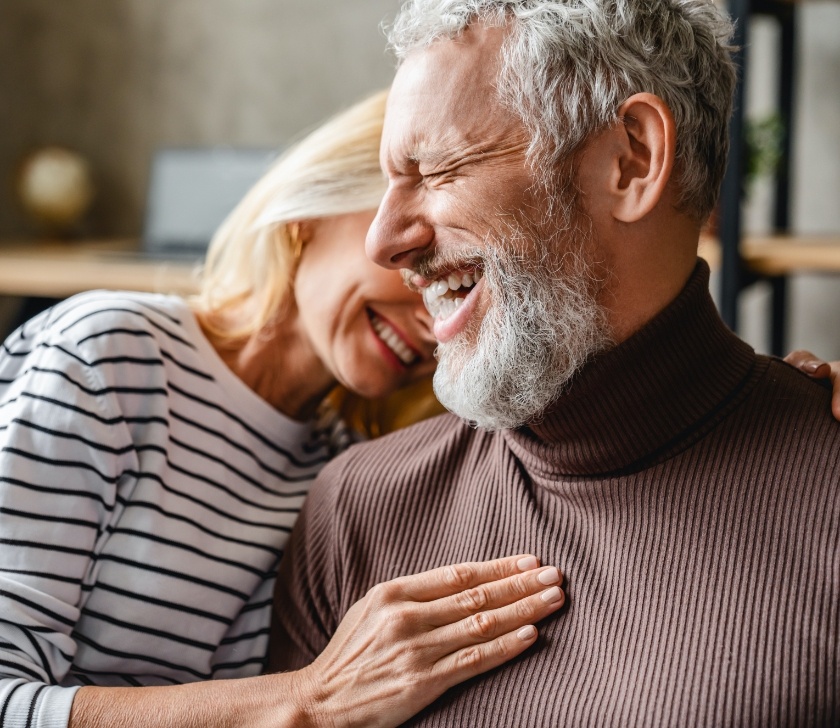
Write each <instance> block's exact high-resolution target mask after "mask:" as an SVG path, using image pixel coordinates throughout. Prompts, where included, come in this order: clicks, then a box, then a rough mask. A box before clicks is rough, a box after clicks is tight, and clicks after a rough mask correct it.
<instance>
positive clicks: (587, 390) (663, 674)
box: [271, 263, 840, 728]
mask: <svg viewBox="0 0 840 728" xmlns="http://www.w3.org/2000/svg"><path fill="white" fill-rule="evenodd" d="M838 484H840V426H839V425H838V424H837V423H836V422H834V421H833V419H832V418H831V416H830V413H829V393H828V392H827V390H826V389H825V388H824V387H822V386H820V385H819V384H817V383H815V382H813V381H811V380H809V379H807V378H806V377H805V376H803V375H801V374H799V373H798V372H796V371H795V370H793V369H792V368H791V367H789V366H787V365H786V364H784V363H782V362H780V361H778V360H771V359H768V358H766V357H760V356H756V355H755V354H754V353H753V352H752V350H751V349H750V348H749V347H748V346H746V345H745V344H743V343H742V342H740V341H739V340H738V339H737V338H736V337H735V336H733V335H732V334H731V333H730V332H729V331H728V330H727V329H726V328H725V327H724V325H723V324H722V322H721V321H720V319H719V318H718V316H717V312H716V311H715V308H714V305H713V303H712V301H711V299H710V298H709V295H708V269H707V268H706V267H705V264H702V263H701V264H699V265H698V269H697V271H695V274H694V276H693V278H692V280H691V281H690V282H689V284H688V285H687V287H686V289H685V290H684V291H683V293H682V294H681V295H680V296H679V297H678V299H677V300H676V301H675V302H674V303H673V304H672V305H671V306H669V307H668V308H667V309H666V310H665V311H664V312H662V313H661V314H660V315H659V316H658V317H657V318H655V319H654V320H653V321H652V322H651V323H650V324H649V325H648V326H646V327H645V328H644V329H643V330H642V331H641V332H639V333H637V334H636V335H635V336H633V337H632V338H631V339H629V340H628V341H626V342H624V343H623V344H621V345H620V346H618V347H617V348H615V349H614V350H612V351H611V352H609V353H607V354H605V355H603V356H601V357H599V358H598V359H596V360H595V361H594V362H592V363H591V364H589V365H588V366H587V367H586V368H585V369H584V371H582V372H581V374H580V375H579V377H578V378H577V379H576V380H575V382H574V384H573V386H572V388H571V391H570V392H569V393H568V394H567V395H565V396H564V397H563V398H562V399H561V401H560V402H559V403H558V404H557V405H556V406H555V407H554V408H553V410H552V411H551V412H549V413H548V414H547V415H546V417H545V419H544V421H543V422H542V423H541V424H540V425H539V426H538V427H533V428H530V429H522V430H518V431H506V432H501V433H495V434H491V433H488V432H486V431H482V430H476V429H472V428H470V427H467V426H465V425H464V424H463V423H461V422H460V421H459V420H458V419H457V418H455V417H452V416H448V415H445V416H442V417H440V418H437V419H434V420H431V421H428V422H425V423H421V424H420V425H417V426H416V427H414V428H411V429H409V430H404V431H402V432H398V433H395V434H394V435H390V436H388V437H385V438H382V439H380V440H377V441H374V442H372V443H369V444H366V445H363V446H361V447H359V448H355V449H353V450H351V451H350V452H349V453H347V454H346V455H345V456H343V457H342V458H339V459H338V460H336V461H334V463H332V464H331V465H330V466H329V467H328V468H326V469H325V470H324V471H323V472H322V474H321V476H320V478H319V479H318V481H317V482H316V484H315V487H314V488H313V490H312V494H311V496H310V498H309V500H308V501H307V504H306V506H305V508H304V511H303V513H302V515H301V520H300V521H299V522H298V526H297V527H296V529H295V532H294V534H293V536H292V541H291V544H290V547H289V551H288V552H287V557H286V559H285V560H284V562H283V566H282V567H281V578H280V580H279V581H278V591H277V601H276V604H277V607H276V610H275V620H276V625H275V631H274V633H273V635H272V646H271V653H272V660H271V664H272V667H274V668H278V669H281V668H290V667H296V666H300V665H302V664H305V663H307V662H309V661H311V660H312V658H313V657H314V655H315V654H316V653H317V652H318V651H319V650H321V649H323V647H324V645H325V644H326V642H327V640H328V639H329V636H330V634H332V632H333V631H334V630H335V627H336V625H337V623H338V622H339V620H340V619H341V618H342V616H343V615H344V614H345V613H346V612H347V610H348V608H349V607H350V605H351V604H352V603H353V602H354V601H355V600H357V599H359V598H360V597H361V596H363V594H364V593H365V591H366V590H367V589H368V588H369V587H370V586H371V585H373V584H375V583H376V582H380V581H383V580H386V579H390V578H393V577H395V576H398V575H402V574H409V573H413V572H417V571H420V570H423V569H427V568H431V567H434V566H439V565H441V564H447V563H453V562H459V561H467V560H475V559H487V558H492V557H498V556H502V555H507V554H515V553H521V552H526V553H527V552H531V553H534V554H536V555H538V556H539V557H540V558H541V559H542V561H543V563H547V564H556V565H557V566H559V567H561V568H562V569H563V570H564V572H565V574H566V579H567V581H566V589H567V594H568V602H567V606H566V607H564V608H563V610H561V611H560V612H559V613H558V614H557V615H555V616H554V617H552V618H551V619H550V620H548V621H547V622H545V623H543V624H542V625H540V627H539V629H540V633H541V634H540V639H539V642H538V644H537V645H536V646H534V647H532V648H530V649H529V650H528V651H527V652H526V653H525V654H524V655H523V656H522V657H521V658H519V659H517V660H515V661H514V662H513V663H511V664H509V665H506V666H504V667H502V668H500V669H498V670H496V671H494V672H492V673H490V674H488V675H485V676H481V677H479V678H477V679H475V680H473V681H471V682H469V683H467V684H465V685H462V686H459V687H457V688H455V689H453V690H451V691H449V692H448V693H447V694H446V695H444V696H443V697H442V698H441V699H440V700H438V701H437V702H436V703H435V704H433V705H432V706H430V707H429V708H428V709H426V710H425V711H424V712H423V713H421V714H420V715H419V716H418V717H417V718H416V719H415V721H414V722H413V723H412V724H413V725H422V726H458V727H459V728H461V727H463V726H471V727H472V726H516V727H517V728H519V727H523V726H597V727H599V728H603V727H609V726H615V727H616V728H618V727H619V726H622V727H624V726H756V727H759V726H760V727H762V728H766V727H771V726H779V727H782V726H785V727H788V726H828V725H835V726H836V725H838V724H840V710H839V709H838V701H840V670H839V669H838V662H840V643H838V627H840V487H838Z"/></svg>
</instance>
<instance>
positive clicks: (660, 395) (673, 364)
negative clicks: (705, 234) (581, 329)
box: [505, 259, 766, 479]
mask: <svg viewBox="0 0 840 728" xmlns="http://www.w3.org/2000/svg"><path fill="white" fill-rule="evenodd" d="M765 365H766V364H765ZM759 366H760V365H759V360H757V359H756V357H755V353H754V352H753V350H752V348H751V347H749V346H748V345H747V344H745V343H744V342H742V341H741V340H740V339H738V338H737V337H736V336H735V335H734V334H733V333H732V332H731V331H729V329H727V328H726V326H725V324H724V323H723V322H722V321H721V319H720V317H719V315H718V312H717V309H716V308H715V304H714V302H713V301H712V298H711V296H710V295H709V268H708V266H707V265H706V263H705V261H703V260H700V259H698V262H697V265H696V267H695V269H694V272H693V273H692V275H691V278H690V279H689V281H688V283H687V284H686V286H685V288H684V289H683V290H682V292H681V293H680V294H679V296H677V298H676V299H675V300H674V301H673V302H672V303H671V304H669V305H668V306H667V307H666V308H665V309H664V310H663V311H661V312H660V313H659V314H658V315H657V316H656V317H654V318H653V319H652V320H651V321H650V322H648V323H647V324H646V325H645V326H644V327H643V328H642V329H641V330H639V331H638V332H636V333H635V334H634V335H633V336H631V337H630V338H629V339H627V340H626V341H624V342H622V343H621V344H619V345H618V346H616V347H615V348H613V349H611V350H609V351H607V352H605V353H604V354H601V355H599V356H597V357H595V358H594V359H593V360H592V361H591V362H589V363H588V364H587V365H586V366H584V367H583V369H582V370H581V371H580V372H579V373H578V374H577V375H576V376H575V378H574V379H573V381H572V383H571V385H570V387H569V389H568V390H567V392H566V393H565V394H564V395H563V396H562V397H560V399H559V400H558V401H557V402H556V403H555V404H554V405H553V406H552V407H551V408H550V409H549V411H548V412H547V413H546V414H545V416H544V418H543V419H542V421H541V422H539V423H538V424H536V425H532V426H530V427H524V428H520V429H518V430H509V431H506V432H505V437H506V438H507V440H508V442H509V443H510V445H511V447H512V449H513V451H514V453H515V454H516V455H517V456H518V457H519V458H520V459H521V460H522V461H523V464H524V465H525V466H526V467H527V468H528V469H529V470H531V471H532V472H533V473H534V474H535V475H541V476H543V477H547V478H549V479H551V478H552V477H553V476H561V475H589V476H592V475H607V474H620V473H622V472H635V471H637V470H641V469H643V468H645V467H649V466H651V465H653V464H655V463H657V462H661V461H663V460H665V459H667V458H668V457H669V456H671V455H672V454H673V453H674V452H677V451H679V450H681V449H683V448H684V447H686V446H687V444H690V442H693V441H695V440H696V438H698V437H700V436H701V435H702V434H703V433H705V432H706V431H707V430H708V429H709V428H710V427H712V426H714V424H715V423H716V422H717V421H718V420H719V419H720V417H722V416H723V414H724V413H725V412H726V411H728V409H729V408H730V407H732V406H735V405H736V404H737V401H738V400H740V398H741V396H743V394H744V393H745V390H746V389H748V388H749V387H748V385H749V383H750V382H751V381H754V379H755V375H756V374H757V372H756V367H759ZM761 368H762V369H763V366H761Z"/></svg>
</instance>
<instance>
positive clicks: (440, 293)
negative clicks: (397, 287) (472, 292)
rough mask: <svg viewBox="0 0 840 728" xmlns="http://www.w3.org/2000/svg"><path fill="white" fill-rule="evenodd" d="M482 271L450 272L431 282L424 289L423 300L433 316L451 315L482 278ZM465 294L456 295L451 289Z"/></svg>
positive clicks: (439, 317)
mask: <svg viewBox="0 0 840 728" xmlns="http://www.w3.org/2000/svg"><path fill="white" fill-rule="evenodd" d="M482 275H483V274H482V272H481V271H480V270H475V271H473V272H472V273H461V274H458V273H450V274H449V275H448V276H446V277H445V278H439V279H438V280H436V281H434V282H433V283H430V284H429V285H428V286H427V287H426V288H424V289H423V302H424V303H425V304H426V308H427V309H428V311H429V313H430V314H431V315H432V317H433V318H436V319H445V318H448V317H449V316H451V315H452V314H453V313H455V311H456V310H457V309H458V307H459V306H460V305H461V304H462V303H463V301H464V297H465V296H466V294H467V293H468V292H469V289H471V288H472V287H473V286H474V285H475V284H476V283H478V282H479V281H480V280H481V278H482ZM462 289H466V291H464V292H463V295H460V296H459V295H454V294H452V293H450V291H461V290H462Z"/></svg>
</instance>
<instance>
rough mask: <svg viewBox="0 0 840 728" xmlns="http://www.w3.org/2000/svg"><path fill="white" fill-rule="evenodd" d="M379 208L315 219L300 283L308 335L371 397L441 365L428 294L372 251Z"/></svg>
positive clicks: (344, 378) (338, 371)
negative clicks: (373, 257)
mask: <svg viewBox="0 0 840 728" xmlns="http://www.w3.org/2000/svg"><path fill="white" fill-rule="evenodd" d="M375 214H376V212H375V210H371V211H369V212H359V213H353V214H348V215H338V216H336V217H330V218H324V219H321V220H317V221H315V222H313V223H312V224H311V227H309V228H308V232H309V235H308V236H307V240H306V243H305V245H304V247H303V252H302V254H301V257H300V262H299V265H298V269H297V273H296V275H295V283H294V293H295V302H296V304H297V308H298V316H299V322H300V325H301V328H302V331H303V334H304V336H306V337H307V338H308V340H309V343H310V344H311V345H312V347H313V349H314V350H315V353H316V354H317V356H318V358H319V359H320V360H321V362H322V363H323V364H324V366H325V367H326V368H327V369H328V370H329V371H330V372H332V374H333V376H334V377H335V378H336V379H337V380H338V381H339V382H340V383H341V384H343V385H344V386H345V387H347V388H348V389H350V390H352V391H354V392H357V393H358V394H361V395H362V396H365V397H380V396H382V395H385V394H388V393H390V392H392V391H394V390H395V389H397V388H399V387H401V386H403V385H405V384H409V383H410V382H413V381H416V380H417V379H420V378H421V377H425V376H429V375H431V373H432V372H433V371H434V367H435V362H434V359H433V357H432V353H433V351H434V348H435V339H434V337H433V336H432V333H431V319H430V317H429V315H428V313H427V312H426V308H425V306H424V305H423V302H422V300H421V298H420V296H419V295H417V294H416V293H413V292H412V291H409V290H408V289H407V288H406V287H405V285H404V284H403V282H402V278H401V277H400V274H399V272H398V271H394V270H386V269H385V268H381V267H379V266H378V265H376V264H375V263H372V262H371V261H370V260H368V258H367V256H366V255H365V235H366V234H367V230H368V228H369V227H370V223H371V222H372V221H373V218H374V216H375Z"/></svg>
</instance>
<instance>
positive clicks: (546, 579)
mask: <svg viewBox="0 0 840 728" xmlns="http://www.w3.org/2000/svg"><path fill="white" fill-rule="evenodd" d="M562 581H563V574H562V573H561V572H560V570H559V569H557V567H555V566H543V567H541V568H539V569H533V570H530V571H527V572H525V573H523V574H516V575H515V576H509V577H507V578H506V579H499V580H498V581H491V582H487V583H485V584H479V585H478V586H474V587H471V588H470V589H465V590H464V591H461V592H457V593H456V594H452V595H450V596H448V597H444V598H442V599H438V600H436V601H434V602H431V603H430V604H429V615H428V619H429V624H430V625H432V626H435V627H438V626H442V625H444V624H452V623H454V622H457V621H458V620H461V619H464V618H465V617H469V616H472V615H474V614H477V613H479V612H486V611H490V610H493V609H498V608H499V607H504V606H506V605H508V604H513V603H515V602H517V601H519V600H523V599H526V598H527V597H530V596H533V595H535V594H540V595H542V594H546V593H550V594H552V595H554V594H557V593H558V592H559V593H560V595H561V596H562V594H563V592H562V590H561V589H560V588H559V587H560V584H561V583H562ZM509 629H512V627H510V628H509Z"/></svg>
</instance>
